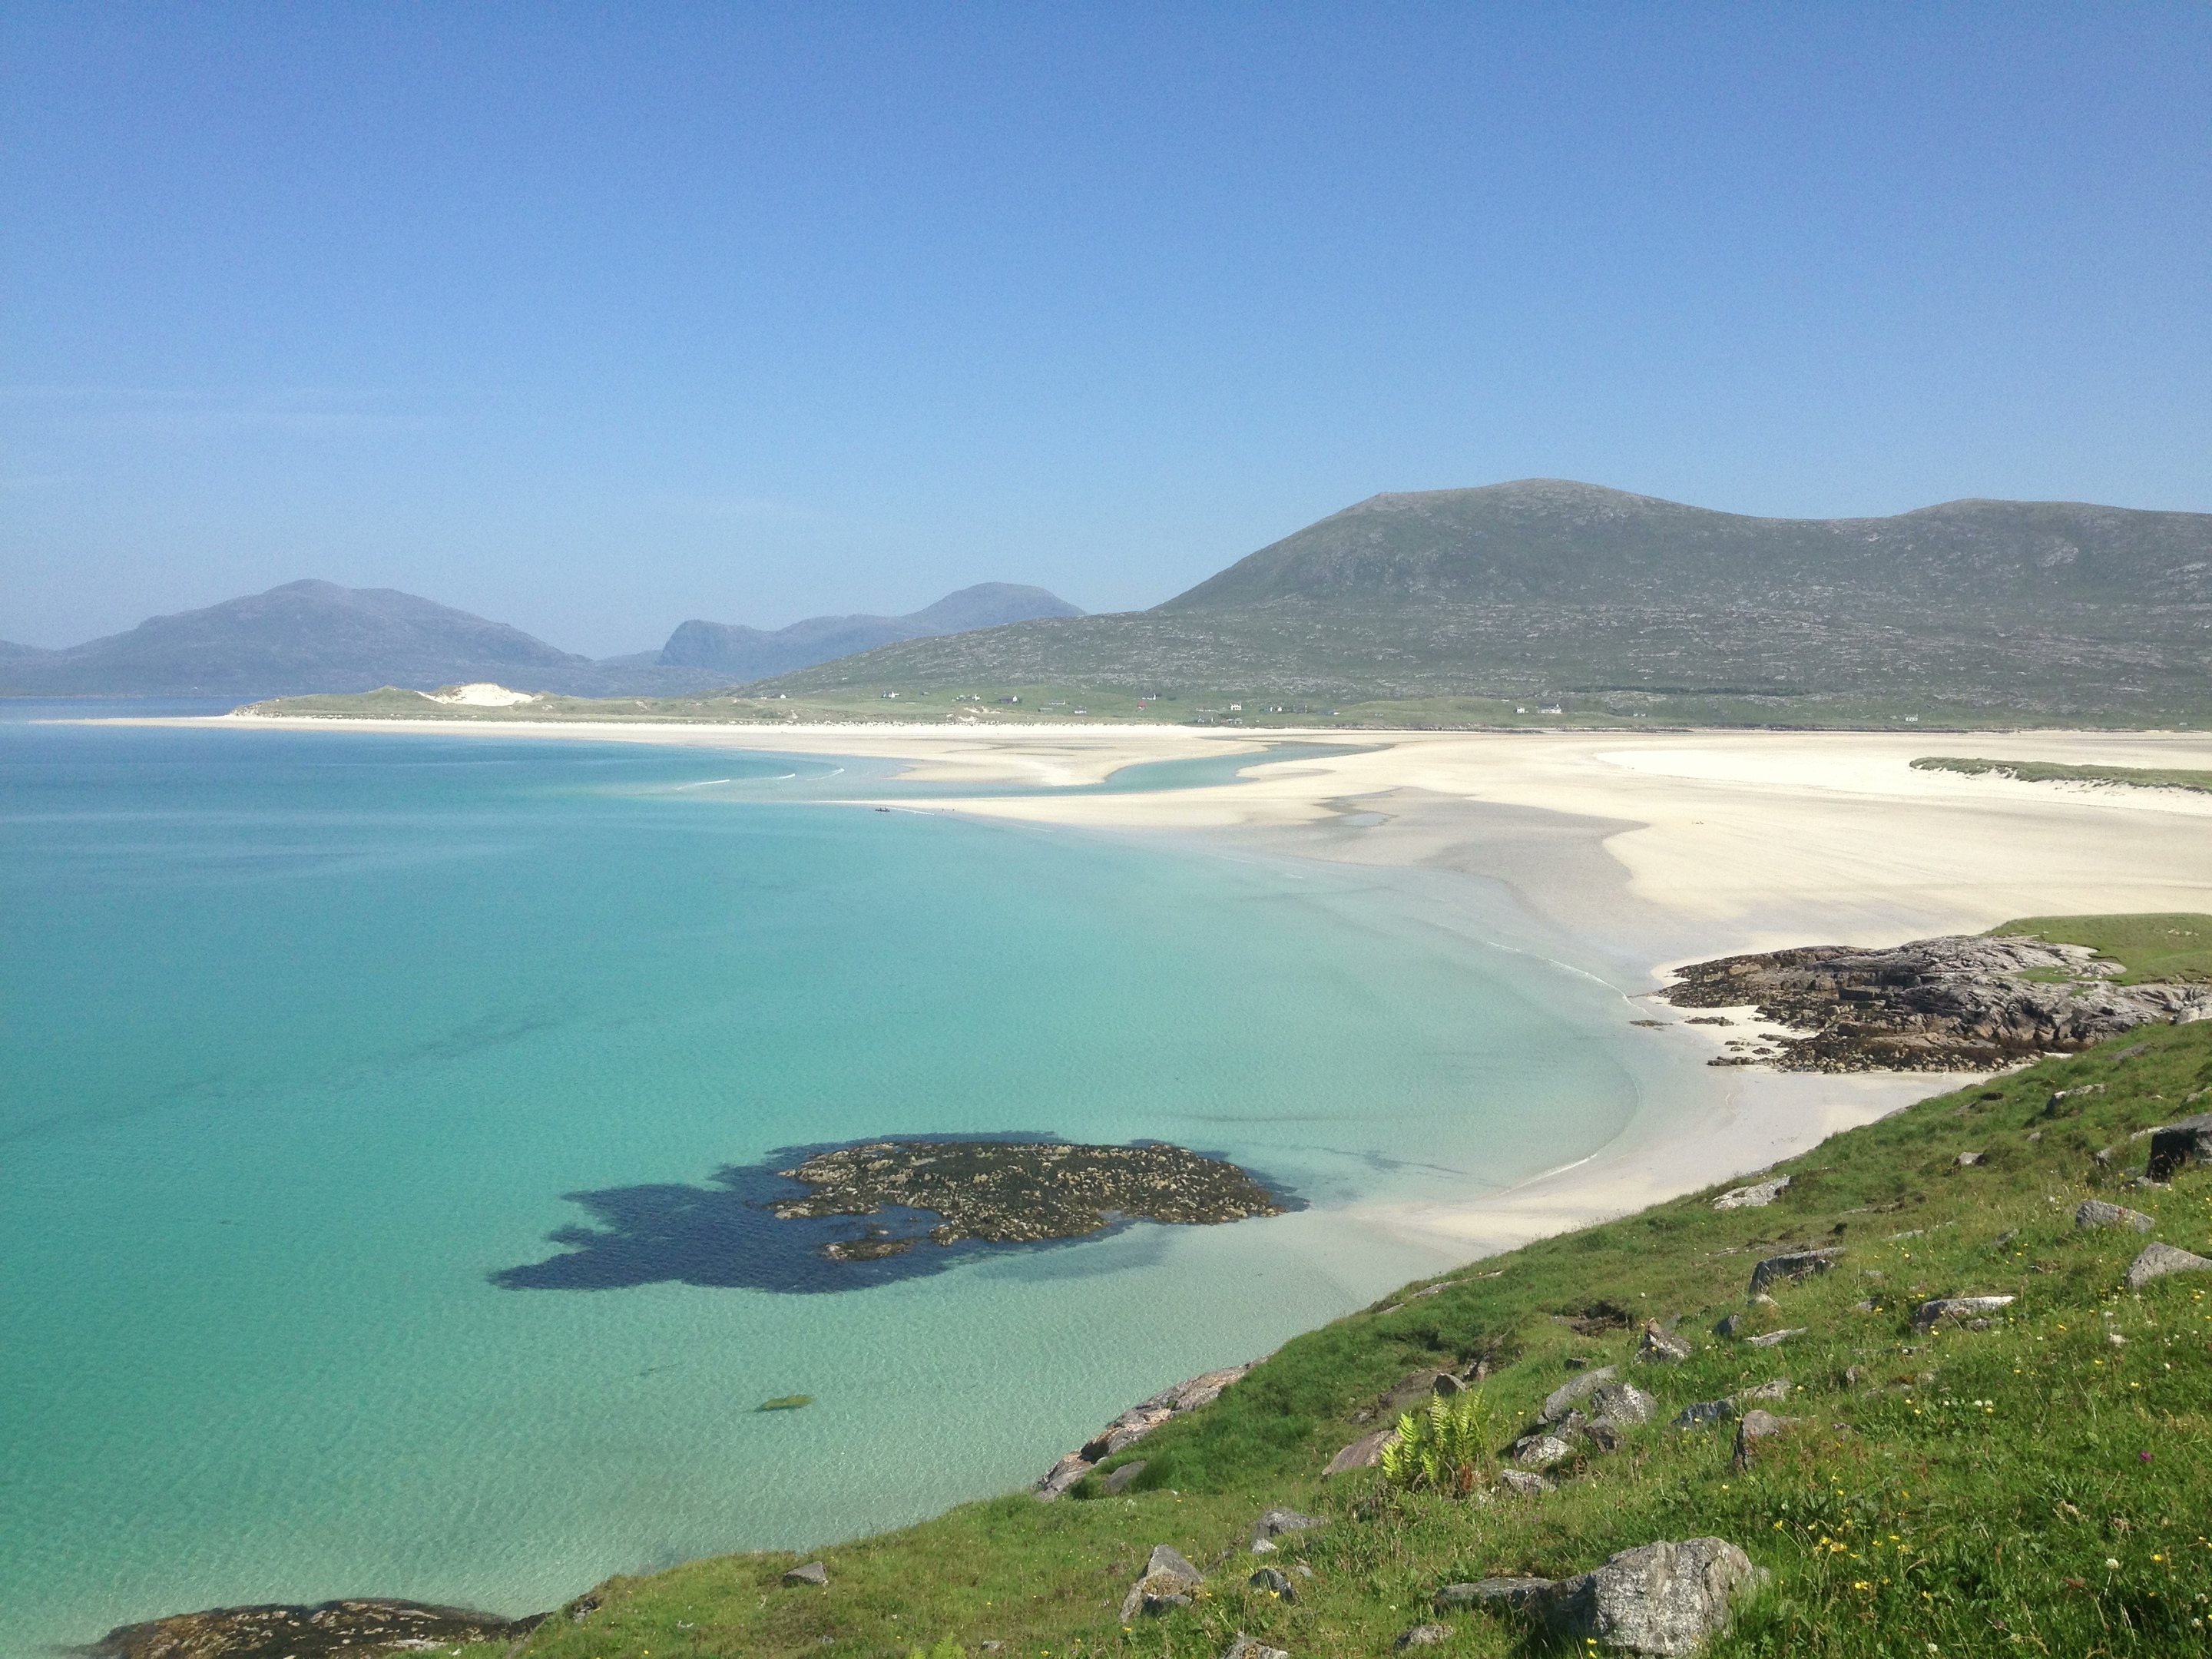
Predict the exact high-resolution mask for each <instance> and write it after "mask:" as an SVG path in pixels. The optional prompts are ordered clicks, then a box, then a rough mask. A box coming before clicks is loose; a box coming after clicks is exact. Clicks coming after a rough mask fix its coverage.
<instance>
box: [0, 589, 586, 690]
mask: <svg viewBox="0 0 2212 1659" xmlns="http://www.w3.org/2000/svg"><path fill="white" fill-rule="evenodd" d="M590 664H591V659H589V658H587V657H579V656H574V655H572V654H571V653H568V652H566V651H561V650H556V648H555V647H552V646H550V645H548V644H546V643H545V641H543V640H539V639H533V638H532V636H531V635H527V634H526V633H524V632H523V631H522V630H521V629H518V628H509V627H507V625H506V624H505V623H495V622H487V621H486V620H485V619H484V618H483V617H472V616H471V615H470V614H469V613H468V612H466V611H454V610H451V609H449V608H448V607H447V606H445V605H435V604H433V603H432V602H431V601H429V600H428V599H417V598H416V597H415V595H413V594H411V593H401V592H395V591H393V590H392V589H391V588H380V587H377V588H350V587H340V586H337V584H336V583H335V582H321V581H300V582H287V583H286V584H285V585H284V586H282V587H272V588H270V590H269V591H268V592H265V593H255V594H251V595H249V596H247V597H246V598H244V599H228V600H225V601H224V602H223V603H222V604H221V605H210V606H209V607H208V608H207V609H206V610H204V611H182V612H179V614H177V615H175V616H173V617H149V619H148V620H146V621H145V622H143V623H139V624H138V626H137V627H136V628H134V629H131V631H130V632H129V633H127V634H114V635H109V636H108V637H107V638H106V639H100V640H92V641H88V642H87V643H85V644H83V645H78V646H71V647H70V648H69V649H67V650H64V651H46V652H40V653H35V654H34V655H33V656H30V657H27V658H23V657H19V658H14V659H8V658H0V681H4V682H5V684H6V685H7V687H8V689H9V690H19V691H21V690H29V691H40V692H46V693H70V692H79V693H85V694H89V695H94V696H99V695H106V694H114V693H138V694H149V695H158V696H195V695H199V696H250V695H254V694H265V693H270V692H275V691H279V690H291V691H313V690H330V691H337V690H346V691H361V690H369V689H371V688H373V687H375V686H379V685H387V684H400V685H421V686H433V685H441V684H448V683H450V682H452V681H454V680H467V679H501V678H520V679H526V680H531V679H536V678H544V676H545V675H547V674H549V673H557V672H558V671H561V670H562V669H575V668H588V667H589V666H590Z"/></svg>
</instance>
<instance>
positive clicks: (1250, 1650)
mask: <svg viewBox="0 0 2212 1659" xmlns="http://www.w3.org/2000/svg"><path fill="white" fill-rule="evenodd" d="M1221 1659H1291V1656H1290V1653H1289V1651H1288V1650H1286V1649H1284V1648H1271V1647H1269V1646H1267V1644H1266V1643H1264V1642H1255V1641H1254V1640H1253V1639H1252V1638H1250V1637H1249V1636H1247V1635H1246V1634H1245V1633H1244V1632H1243V1631H1241V1630H1240V1631H1238V1632H1237V1639H1236V1640H1235V1641H1233V1642H1231V1644H1229V1648H1228V1650H1227V1651H1226V1652H1225V1653H1224V1654H1223V1655H1222V1656H1221Z"/></svg>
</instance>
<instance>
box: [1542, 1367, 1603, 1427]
mask: <svg viewBox="0 0 2212 1659" xmlns="http://www.w3.org/2000/svg"><path fill="white" fill-rule="evenodd" d="M1619 1374H1620V1373H1619V1372H1618V1370H1616V1369H1615V1368H1614V1367H1613V1366H1611V1365H1600V1366H1599V1367H1598V1368H1597V1369H1596V1370H1590V1371H1584V1372H1583V1374H1582V1375H1581V1376H1575V1377H1571V1378H1569V1379H1568V1380H1567V1381H1566V1382H1565V1383H1560V1384H1559V1387H1558V1388H1556V1389H1553V1390H1552V1392H1551V1393H1550V1394H1549V1395H1547V1396H1546V1397H1545V1400H1544V1409H1543V1410H1542V1411H1541V1412H1539V1413H1537V1415H1538V1416H1540V1417H1541V1418H1542V1419H1544V1421H1546V1422H1547V1423H1556V1422H1558V1421H1559V1419H1561V1418H1563V1417H1565V1415H1566V1414H1567V1413H1569V1412H1571V1411H1572V1410H1573V1409H1574V1408H1575V1402H1576V1401H1578V1400H1580V1399H1581V1398H1582V1397H1583V1395H1586V1394H1588V1393H1589V1391H1590V1390H1591V1389H1595V1388H1598V1387H1600V1386H1601V1385H1602V1384H1604V1383H1610V1382H1612V1381H1613V1379H1614V1378H1615V1377H1616V1376H1619Z"/></svg>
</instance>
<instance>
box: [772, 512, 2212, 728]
mask: <svg viewBox="0 0 2212 1659" xmlns="http://www.w3.org/2000/svg"><path fill="white" fill-rule="evenodd" d="M2208 554H2212V514H2208V513H2143V512H2133V511H2129V510H2126V509H2122V508H2116V507H2088V506H2083V505H2081V504H2078V503H2070V502H2034V501H1954V502H1950V503H1948V504H1947V505H1944V506H1942V507H1929V508H1925V509H1923V510H1922V511H1919V512H1917V513H1901V514H1899V515H1897V516H1895V517H1892V518H1884V519H1822V520H1813V519H1762V518H1751V517H1747V516H1745V515H1742V514H1740V513H1715V512H1709V511H1706V510H1705V509H1703V508H1699V507H1685V506H1682V505H1681V504H1680V503H1678V502H1673V501H1657V500H1655V499H1653V498H1651V497H1650V496H1644V495H1629V494H1626V493H1625V492H1623V491H1620V490H1615V489H1601V488H1598V487H1596V486H1595V485H1590V484H1579V483H1566V482H1563V481H1560V480H1556V479H1528V480H1523V481H1522V482H1520V483H1510V484H1497V485H1492V486H1489V487H1486V488H1484V489H1445V490H1428V491H1422V492H1418V493H1407V494H1395V495H1377V496H1374V497H1372V498H1370V500H1368V501H1361V502H1359V503H1358V504H1357V505H1355V506H1353V507H1347V508H1346V509H1345V510H1344V511H1343V512H1340V513H1333V514H1331V515H1330V516H1329V517H1328V518H1326V519H1323V520H1321V521H1320V522H1318V523H1316V524H1313V525H1310V526H1307V527H1306V528H1305V529H1304V530H1301V531H1299V532H1297V533H1296V534H1294V535H1291V536H1288V537H1285V538H1284V539H1283V540H1281V541H1279V542H1277V543H1275V544H1273V545H1272V546H1269V547H1266V548H1262V549H1261V550H1259V551H1258V552H1256V553H1254V554H1252V555H1250V556H1249V557H1247V558H1244V559H1243V560H1240V561H1239V562H1237V563H1236V564H1234V565H1232V566H1231V567H1230V568H1228V569H1226V570H1224V571H1222V572H1221V573H1220V574H1218V575H1216V576H1214V577H1212V579H1211V580H1207V581H1206V582H1203V583H1201V584H1200V585H1199V586H1197V587H1194V588H1193V589H1191V590H1190V591H1189V592H1187V593H1184V594H1182V595H1180V596H1178V597H1177V598H1176V599H1170V600H1169V601H1168V602H1167V603H1166V604H1165V605H1161V606H1159V607H1158V608H1157V609H1155V610H1152V611H1144V612H1139V613H1131V614H1127V615H1120V616H1102V617H1067V618H1054V619H1048V620H1044V621H1038V622H1025V623H1014V624H1012V625H1010V626H1007V627H1005V628H997V629H989V630H987V631H984V632H980V633H975V634H965V635H953V636H951V637H948V638H944V639H936V640H922V641H908V642H906V643H903V644H899V645H891V646H886V647H882V648H881V649H878V650H874V651H869V652H865V653H860V654H859V655H856V656H853V657H848V658H845V659H841V660H839V661H837V662H835V663H827V664H823V665H820V666H818V667H815V668H810V669H807V670H805V671H801V672H799V673H796V674H792V675H787V676H785V677H783V678H781V679H777V680H775V681H772V682H764V683H763V684H765V685H766V688H767V689H768V690H779V691H788V692H790V693H791V694H793V696H800V695H814V694H817V693H819V692H823V691H826V690H837V689H853V688H858V687H861V686H875V687H890V686H903V687H905V688H907V689H908V690H930V689H953V688H956V687H960V688H966V689H971V690H972V689H977V688H980V687H981V686H984V685H1010V684H1020V683H1024V682H1032V681H1034V682H1046V681H1049V682H1054V683H1057V684H1073V685H1081V686H1085V687H1093V688H1097V689H1100V690H1117V691H1125V692H1130V693H1134V694H1141V693H1144V692H1147V691H1151V692H1168V691H1172V692H1176V693H1179V694H1181V695H1182V696H1184V698H1185V699H1186V700H1187V701H1188V700H1206V699H1234V700H1236V701H1241V702H1246V703H1248V704H1249V703H1251V702H1255V701H1257V702H1311V701H1316V700H1319V701H1323V702H1334V703H1337V704H1343V703H1345V702H1352V701H1358V700H1365V699H1383V700H1389V701H1392V702H1403V701H1407V700H1418V699H1425V698H1436V697H1477V698H1490V699H1501V700H1504V701H1506V702H1537V701H1554V700H1558V699H1561V698H1565V699H1570V700H1573V701H1575V702H1578V703H1582V704H1585V705H1591V706H1595V705H1598V704H1601V702H1603V701H1604V700H1606V699H1608V698H1616V699H1617V698H1626V699H1638V698H1642V699H1646V700H1650V701H1651V702H1655V703H1656V704H1658V705H1661V706H1659V707H1654V708H1650V709H1649V710H1648V711H1647V712H1649V713H1650V714H1651V715H1652V717H1653V718H1656V719H1669V720H1722V721H1725V722H1727V723H1751V724H1784V725H1821V726H1841V725H1854V724H1864V723H1867V722H1868V721H1869V720H1877V721H1878V720H1889V719H1897V720H1901V719H1902V718H1903V717H1904V716H1905V715H1906V714H1918V715H1920V716H1921V717H1922V718H1923V720H1942V722H1943V723H1945V724H1950V725H1964V726H1978V725H1986V724H1992V723H2002V722H2004V721H2007V720H2009V721H2013V722H2015V723H2023V722H2031V721H2044V722H2048V721H2051V720H2063V721H2066V722H2068V723H2077V722H2100V721H2106V720H2130V721H2135V722H2138V723H2146V722H2147V723H2153V724H2166V723H2173V722H2190V723H2200V722H2202V721H2203V720H2207V719H2212V688H2208V686H2207V684H2206V683H2205V679H2204V674H2203V629H2204V627H2205V624H2206V621H2207V619H2208V617H2212V559H2209V558H2208ZM1746 704H1747V705H1749V706H1750V707H1752V708H1756V709H1758V710H1759V712H1756V713H1750V714H1744V713H1726V712H1723V713H1700V712H1698V711H1699V709H1700V708H1712V707H1714V706H1716V705H1717V706H1718V708H1720V709H1723V710H1724V709H1727V708H1729V706H1730V705H1746ZM1624 712H1625V711H1624Z"/></svg>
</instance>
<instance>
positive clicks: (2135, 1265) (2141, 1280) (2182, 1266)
mask: <svg viewBox="0 0 2212 1659" xmlns="http://www.w3.org/2000/svg"><path fill="white" fill-rule="evenodd" d="M2208 1269H2212V1261H2206V1260H2205V1259H2204V1258H2203V1256H2201V1255H2191V1254H2190V1253H2189V1252H2188V1251H2187V1250H2178V1249H2174V1247H2173V1246H2172V1245H2171V1244H2149V1245H2146V1246H2145V1247H2144V1248H2143V1253H2142V1255H2139V1256H2137V1257H2136V1259H2135V1261H2133V1262H2131V1263H2130V1265H2129V1267H2128V1288H2129V1289H2130V1290H2131V1291H2139V1290H2141V1289H2142V1287H2143V1286H2144V1285H2148V1284H2149V1283H2150V1282H2151V1280H2152V1279H2163V1278H2165V1277H2166V1274H2168V1273H2203V1272H2205V1271H2206V1270H2208Z"/></svg>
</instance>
